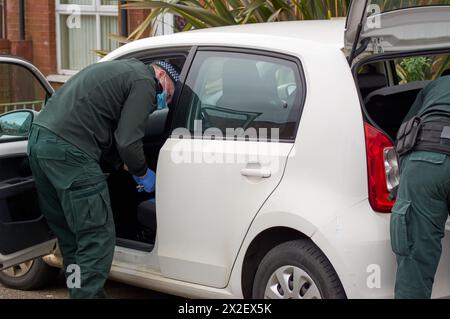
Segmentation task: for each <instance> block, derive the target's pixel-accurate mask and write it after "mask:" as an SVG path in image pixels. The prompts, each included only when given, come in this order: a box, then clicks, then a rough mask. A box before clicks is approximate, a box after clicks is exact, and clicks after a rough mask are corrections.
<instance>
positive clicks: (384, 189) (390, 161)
mask: <svg viewBox="0 0 450 319" xmlns="http://www.w3.org/2000/svg"><path fill="white" fill-rule="evenodd" d="M364 130H365V134H366V154H367V172H368V179H369V202H370V205H371V206H372V208H373V210H375V211H376V212H379V213H390V212H391V210H392V207H393V206H394V203H395V202H394V201H391V200H390V199H389V194H390V191H391V190H392V189H393V188H394V187H396V186H397V185H398V183H399V180H400V177H399V176H400V175H399V168H398V159H397V153H396V151H395V148H394V145H393V144H392V142H391V140H390V139H389V138H388V137H387V136H386V135H385V134H384V133H383V132H381V131H380V130H378V129H376V128H375V127H373V126H371V125H370V124H368V123H364Z"/></svg>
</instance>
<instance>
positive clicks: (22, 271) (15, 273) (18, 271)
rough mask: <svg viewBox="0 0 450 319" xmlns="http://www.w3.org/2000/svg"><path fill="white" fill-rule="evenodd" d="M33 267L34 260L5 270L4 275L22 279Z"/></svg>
mask: <svg viewBox="0 0 450 319" xmlns="http://www.w3.org/2000/svg"><path fill="white" fill-rule="evenodd" d="M32 265H33V260H30V261H27V262H24V263H21V264H19V265H16V266H13V267H11V268H8V269H5V270H3V273H4V274H5V275H7V276H10V277H15V278H17V277H22V276H25V275H26V274H27V273H28V272H29V271H30V269H31V266H32Z"/></svg>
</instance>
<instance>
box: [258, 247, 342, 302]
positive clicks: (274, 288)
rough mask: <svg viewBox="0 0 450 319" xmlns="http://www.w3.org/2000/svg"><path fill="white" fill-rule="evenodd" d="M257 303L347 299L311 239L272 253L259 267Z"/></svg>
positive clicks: (334, 274) (333, 273) (271, 251)
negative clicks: (279, 300) (258, 300)
mask: <svg viewBox="0 0 450 319" xmlns="http://www.w3.org/2000/svg"><path fill="white" fill-rule="evenodd" d="M252 297H253V298H254V299H345V298H346V294H345V291H344V288H343V286H342V284H341V281H340V280H339V277H338V275H337V273H336V271H335V270H334V268H333V266H332V265H331V263H330V261H329V260H328V258H327V257H326V256H325V255H324V254H323V253H322V251H321V250H320V249H319V247H317V246H316V245H315V244H314V243H313V242H312V241H311V240H309V239H301V240H295V241H289V242H286V243H283V244H280V245H278V246H276V247H275V248H273V249H272V250H270V251H269V252H268V253H267V254H266V256H265V257H264V258H263V259H262V261H261V263H260V264H259V266H258V269H257V272H256V276H255V281H254V284H253V293H252Z"/></svg>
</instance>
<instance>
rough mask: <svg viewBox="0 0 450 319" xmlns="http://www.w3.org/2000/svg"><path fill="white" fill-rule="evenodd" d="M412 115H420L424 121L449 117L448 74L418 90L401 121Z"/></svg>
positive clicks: (449, 81)
mask: <svg viewBox="0 0 450 319" xmlns="http://www.w3.org/2000/svg"><path fill="white" fill-rule="evenodd" d="M414 116H419V117H421V118H422V120H423V121H425V122H426V121H427V120H430V119H433V118H442V117H450V76H444V77H442V78H439V79H437V80H435V81H433V82H431V83H430V84H428V85H427V86H426V87H425V88H424V89H423V90H422V91H420V92H419V94H418V95H417V99H416V101H415V102H414V104H413V106H412V107H411V109H410V110H409V112H408V115H406V117H405V120H404V121H403V122H406V121H408V120H410V119H411V118H413V117H414Z"/></svg>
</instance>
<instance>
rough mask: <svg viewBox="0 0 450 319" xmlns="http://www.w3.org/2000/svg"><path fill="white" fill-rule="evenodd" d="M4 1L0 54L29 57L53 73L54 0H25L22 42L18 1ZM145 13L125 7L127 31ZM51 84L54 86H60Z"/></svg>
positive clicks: (40, 67)
mask: <svg viewBox="0 0 450 319" xmlns="http://www.w3.org/2000/svg"><path fill="white" fill-rule="evenodd" d="M5 2H6V30H7V32H6V38H7V39H8V40H9V41H3V40H1V39H0V53H11V54H13V55H18V56H21V57H23V58H25V59H27V60H30V61H31V62H32V63H33V64H34V65H36V66H37V67H38V68H39V70H41V72H42V73H43V74H44V75H46V76H47V75H50V74H57V56H56V52H57V49H56V13H55V0H25V34H26V41H20V35H19V1H17V0H5ZM149 13H150V11H149V10H129V11H128V29H129V32H132V31H133V30H134V29H135V28H136V27H137V26H138V25H139V24H140V23H142V22H143V21H144V19H145V18H146V17H147V15H148V14H149ZM119 20H120V14H119ZM118 32H119V30H118ZM146 36H149V30H148V31H147V32H146V33H145V34H144V35H143V37H146ZM52 84H53V85H54V86H55V87H56V88H58V87H60V86H61V84H58V83H52Z"/></svg>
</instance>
